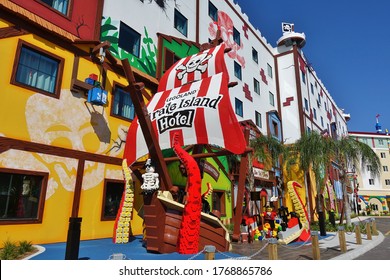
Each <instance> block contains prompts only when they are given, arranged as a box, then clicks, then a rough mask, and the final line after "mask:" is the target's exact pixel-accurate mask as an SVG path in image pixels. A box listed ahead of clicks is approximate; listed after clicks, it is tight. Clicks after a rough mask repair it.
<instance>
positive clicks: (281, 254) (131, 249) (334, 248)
mask: <svg viewBox="0 0 390 280" xmlns="http://www.w3.org/2000/svg"><path fill="white" fill-rule="evenodd" d="M359 221H360V222H363V223H364V220H362V218H360V220H359ZM318 237H319V251H320V259H321V260H342V259H344V260H352V259H354V258H356V257H358V256H360V255H362V254H364V253H365V252H367V251H369V250H371V249H372V248H374V247H375V246H377V245H379V244H380V243H381V242H382V241H383V240H384V236H383V234H382V233H380V232H379V233H378V235H372V239H371V240H368V239H367V235H365V234H362V235H361V237H362V244H361V245H359V244H357V242H356V235H355V233H354V232H347V233H345V240H346V247H347V251H346V253H342V252H341V250H340V239H339V233H338V232H328V233H327V235H326V236H318ZM268 246H269V243H268V241H255V242H253V243H233V244H232V250H231V251H230V252H216V254H215V259H256V260H269V253H268ZM38 247H39V249H40V251H39V252H38V253H36V254H34V255H32V256H30V257H29V258H30V259H32V260H63V259H64V257H65V248H66V244H65V243H54V244H45V245H42V246H38ZM276 251H277V259H278V260H312V259H313V249H312V245H311V240H309V241H307V242H293V243H290V244H288V245H277V250H276ZM79 258H80V259H84V260H88V259H90V260H107V259H131V260H188V259H193V260H203V259H205V255H204V252H201V253H199V254H196V255H180V254H178V253H171V254H153V253H148V252H147V251H146V249H145V247H143V246H142V238H141V237H140V236H136V237H135V238H134V239H133V240H132V241H131V242H129V243H127V244H113V243H112V240H111V239H109V238H106V239H97V240H87V241H81V242H80V249H79Z"/></svg>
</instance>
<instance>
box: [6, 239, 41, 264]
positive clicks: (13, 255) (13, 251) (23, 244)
mask: <svg viewBox="0 0 390 280" xmlns="http://www.w3.org/2000/svg"><path fill="white" fill-rule="evenodd" d="M33 251H34V247H33V245H32V243H31V241H25V240H24V241H19V242H18V243H17V242H14V241H10V240H7V241H5V242H4V243H3V248H2V249H0V260H16V259H19V258H21V257H22V256H23V255H25V254H26V253H30V252H33Z"/></svg>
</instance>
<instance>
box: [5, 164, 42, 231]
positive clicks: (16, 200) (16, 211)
mask: <svg viewBox="0 0 390 280" xmlns="http://www.w3.org/2000/svg"><path fill="white" fill-rule="evenodd" d="M46 184H47V174H43V173H37V172H34V173H32V172H28V171H20V170H11V169H0V223H1V224H5V223H7V224H9V223H13V222H17V223H20V221H25V222H26V223H28V222H41V221H42V214H43V206H44V203H45V194H46Z"/></svg>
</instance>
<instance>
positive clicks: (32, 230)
mask: <svg viewBox="0 0 390 280" xmlns="http://www.w3.org/2000/svg"><path fill="white" fill-rule="evenodd" d="M4 26H7V23H6V22H4V21H1V20H0V27H4ZM19 39H22V40H24V41H26V42H28V43H30V44H32V45H34V46H37V47H39V48H41V49H43V50H46V51H48V52H49V53H52V54H54V55H57V56H59V57H62V58H63V59H64V61H65V64H64V71H63V77H62V86H61V88H62V89H61V94H60V97H59V99H57V98H53V97H49V96H46V95H44V94H41V93H36V92H34V91H32V90H28V89H25V88H22V87H19V86H16V85H12V84H10V80H11V73H12V69H13V64H14V59H15V54H16V49H17V44H18V40H19ZM0 50H1V53H2V62H1V66H0V84H1V85H2V87H1V99H2V102H0V120H1V121H0V136H3V137H9V138H14V139H20V140H28V141H31V142H36V143H43V144H47V145H52V146H57V147H64V148H68V149H74V150H79V151H85V152H89V153H96V154H102V155H106V156H111V157H117V158H122V155H123V148H124V145H122V146H121V147H119V146H118V145H117V144H116V142H115V141H117V143H119V142H120V141H119V140H120V139H122V140H125V139H126V138H125V135H126V134H125V131H127V129H128V127H129V125H130V122H127V121H124V120H121V119H119V118H115V117H112V116H110V107H109V106H110V105H111V102H112V95H111V90H112V85H113V83H114V81H116V82H119V83H120V84H123V85H127V81H126V79H125V78H124V77H121V76H119V75H117V74H115V73H112V72H110V71H109V72H108V75H107V85H108V87H107V89H108V90H109V94H108V106H104V107H102V106H92V105H91V104H90V103H87V102H86V96H85V95H83V94H81V93H74V92H71V91H70V87H71V74H72V70H73V62H74V54H73V53H72V52H70V51H68V50H66V49H63V48H61V47H59V46H57V45H55V44H54V43H52V42H49V41H46V40H44V39H42V38H40V37H39V36H37V35H31V34H29V35H23V36H19V37H18V36H16V37H11V38H6V39H1V40H0ZM99 71H100V68H99V67H98V66H97V65H95V64H93V63H92V62H91V61H89V60H87V59H84V58H80V63H79V71H78V75H77V77H78V79H79V80H82V81H84V79H85V78H86V77H88V75H89V74H91V73H95V74H99ZM77 166H78V160H77V159H74V158H72V155H70V157H59V156H53V155H48V154H40V153H31V152H25V151H21V150H14V149H11V150H8V151H5V152H3V153H0V168H11V169H18V170H30V171H40V172H45V173H47V174H48V185H47V191H46V200H45V205H44V212H43V219H42V223H38V224H12V225H0V243H1V244H2V243H3V242H4V241H6V240H11V241H20V240H28V241H32V242H33V243H34V244H39V243H41V244H43V243H51V242H63V241H66V237H67V231H68V224H69V217H70V216H71V211H72V204H73V198H74V189H75V183H76V172H77ZM104 179H115V180H123V174H122V169H121V166H116V165H109V164H104V163H99V162H88V161H86V163H85V168H84V177H83V183H82V192H81V199H80V208H79V215H78V216H79V217H82V224H81V239H94V238H110V237H112V234H113V227H114V221H101V211H102V200H103V191H104ZM140 199H141V197H136V201H138V202H136V203H138V207H136V209H139V203H140ZM132 231H133V234H142V220H141V218H140V217H139V216H138V214H137V211H136V210H134V214H133V221H132Z"/></svg>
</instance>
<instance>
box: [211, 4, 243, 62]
mask: <svg viewBox="0 0 390 280" xmlns="http://www.w3.org/2000/svg"><path fill="white" fill-rule="evenodd" d="M233 27H234V24H233V20H232V19H231V18H230V16H229V15H228V14H226V13H225V12H222V11H218V23H217V24H216V23H215V22H210V24H209V33H210V36H211V37H212V38H215V37H216V35H217V30H221V37H222V40H223V42H224V43H225V44H226V47H227V48H231V49H232V50H231V51H230V52H228V56H229V57H230V58H232V59H236V60H237V61H238V62H239V63H240V64H241V66H242V68H245V58H244V57H243V56H240V55H239V54H238V51H239V50H241V49H243V48H244V45H243V43H242V41H241V42H240V43H241V44H240V45H238V44H237V43H236V42H235V41H234V38H233Z"/></svg>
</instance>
